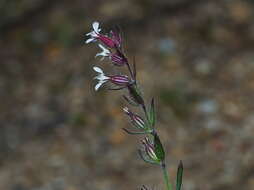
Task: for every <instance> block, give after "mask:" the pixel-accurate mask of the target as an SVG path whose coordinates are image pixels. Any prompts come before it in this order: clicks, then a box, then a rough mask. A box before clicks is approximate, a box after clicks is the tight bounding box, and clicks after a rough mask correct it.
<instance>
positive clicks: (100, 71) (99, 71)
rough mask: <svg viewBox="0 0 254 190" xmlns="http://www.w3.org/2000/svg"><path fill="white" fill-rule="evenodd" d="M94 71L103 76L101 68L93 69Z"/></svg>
mask: <svg viewBox="0 0 254 190" xmlns="http://www.w3.org/2000/svg"><path fill="white" fill-rule="evenodd" d="M93 70H95V71H96V72H97V73H101V74H103V71H102V69H101V68H99V67H93Z"/></svg>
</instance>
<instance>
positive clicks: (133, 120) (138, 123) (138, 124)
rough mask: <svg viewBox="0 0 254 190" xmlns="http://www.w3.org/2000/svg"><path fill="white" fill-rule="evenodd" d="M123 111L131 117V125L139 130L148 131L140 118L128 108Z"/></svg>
mask: <svg viewBox="0 0 254 190" xmlns="http://www.w3.org/2000/svg"><path fill="white" fill-rule="evenodd" d="M123 111H124V112H125V113H126V114H127V115H128V116H129V117H130V119H131V123H132V124H133V125H134V126H135V127H137V128H138V129H146V124H145V122H144V120H143V119H142V118H141V117H140V116H138V115H137V114H134V113H133V112H131V111H129V109H128V108H127V107H125V108H123Z"/></svg>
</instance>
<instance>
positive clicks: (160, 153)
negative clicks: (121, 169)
mask: <svg viewBox="0 0 254 190" xmlns="http://www.w3.org/2000/svg"><path fill="white" fill-rule="evenodd" d="M92 27H93V30H92V31H91V32H89V33H87V34H86V35H87V36H89V38H88V39H87V40H86V43H90V42H98V46H99V47H100V49H101V50H102V51H101V52H100V53H97V54H96V56H95V57H98V56H101V60H103V59H104V58H107V59H109V60H110V61H111V63H112V64H113V65H114V66H117V67H126V68H127V71H128V73H129V75H122V74H118V75H112V74H105V73H104V72H103V70H102V69H101V68H99V67H96V66H95V67H93V69H94V71H95V72H97V73H98V74H97V76H96V77H95V79H97V80H98V83H97V84H96V85H95V90H96V91H97V90H98V89H99V88H100V87H101V86H102V85H104V84H105V85H106V83H110V84H112V85H113V86H114V88H112V87H110V88H108V90H122V89H127V92H128V95H124V96H123V97H124V99H125V100H126V101H127V103H128V104H129V105H132V106H137V107H140V108H141V109H142V111H143V112H144V115H145V118H142V117H141V116H139V115H138V114H136V113H133V112H132V111H131V110H130V109H129V108H128V107H124V108H123V111H124V113H125V114H126V115H127V116H128V117H129V119H130V121H131V123H132V125H133V126H134V128H135V129H136V130H135V131H132V130H129V129H126V128H123V130H124V131H125V132H127V133H128V134H131V135H139V134H141V135H145V136H146V137H145V138H144V139H143V140H142V141H141V142H142V145H143V146H142V148H141V149H139V150H138V152H139V155H140V157H141V159H143V160H144V161H145V162H147V163H150V164H155V165H158V166H160V167H161V169H162V171H163V176H164V181H165V184H166V188H167V190H173V187H172V184H171V183H170V181H169V176H168V171H167V168H166V163H165V157H166V154H165V151H164V148H163V145H162V143H161V140H160V137H159V135H158V133H157V131H156V129H155V127H154V126H155V122H156V117H155V106H154V99H152V100H151V103H150V106H149V109H148V106H147V105H146V103H145V101H144V98H143V96H142V94H141V93H140V90H139V87H138V85H137V84H138V82H137V78H136V63H135V60H134V63H133V65H131V64H130V63H129V61H128V59H127V57H126V56H125V54H124V52H123V47H122V37H121V35H120V32H119V31H116V30H111V31H110V34H109V35H105V34H101V33H100V32H101V29H100V28H99V23H98V22H94V23H93V24H92ZM182 175H183V164H182V162H181V161H180V163H179V165H178V170H177V177H176V190H181V186H182ZM141 190H148V188H147V187H146V186H144V185H143V186H142V187H141Z"/></svg>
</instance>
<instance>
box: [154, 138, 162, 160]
mask: <svg viewBox="0 0 254 190" xmlns="http://www.w3.org/2000/svg"><path fill="white" fill-rule="evenodd" d="M154 148H155V154H156V156H157V157H158V159H159V160H160V161H163V160H164V159H165V152H164V148H163V146H162V144H161V141H160V138H159V136H158V135H157V134H155V135H154Z"/></svg>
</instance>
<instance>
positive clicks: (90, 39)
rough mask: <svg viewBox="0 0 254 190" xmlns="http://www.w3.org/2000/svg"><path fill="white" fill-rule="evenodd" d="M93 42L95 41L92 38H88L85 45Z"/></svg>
mask: <svg viewBox="0 0 254 190" xmlns="http://www.w3.org/2000/svg"><path fill="white" fill-rule="evenodd" d="M94 40H95V39H94V38H89V39H87V40H86V44H88V43H90V42H92V41H94Z"/></svg>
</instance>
